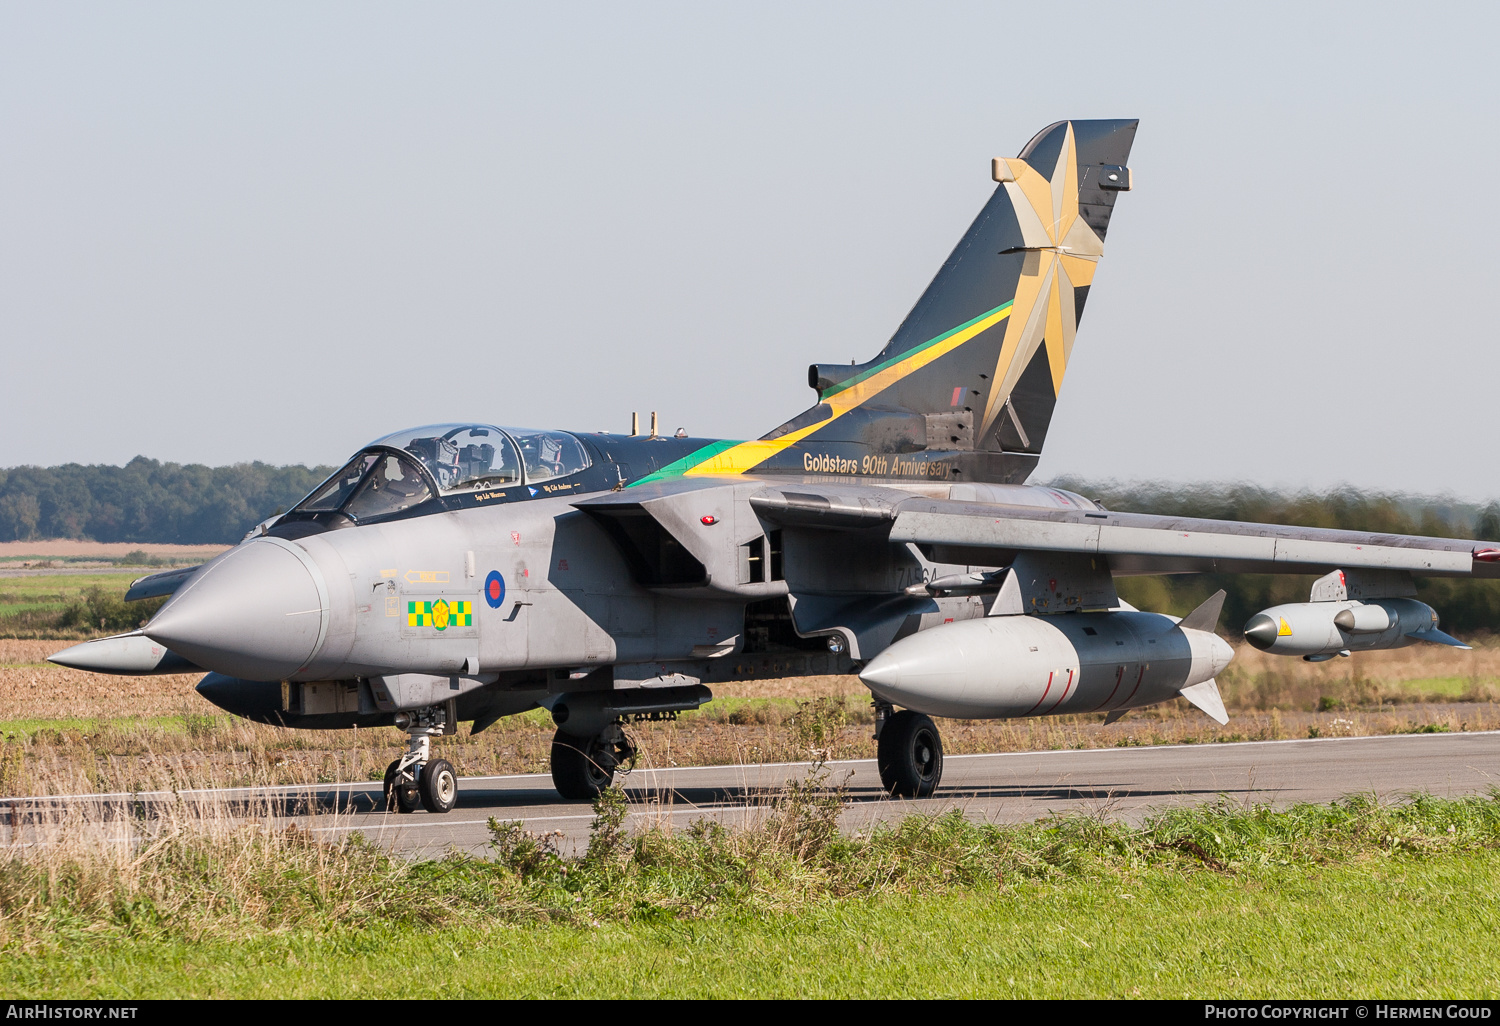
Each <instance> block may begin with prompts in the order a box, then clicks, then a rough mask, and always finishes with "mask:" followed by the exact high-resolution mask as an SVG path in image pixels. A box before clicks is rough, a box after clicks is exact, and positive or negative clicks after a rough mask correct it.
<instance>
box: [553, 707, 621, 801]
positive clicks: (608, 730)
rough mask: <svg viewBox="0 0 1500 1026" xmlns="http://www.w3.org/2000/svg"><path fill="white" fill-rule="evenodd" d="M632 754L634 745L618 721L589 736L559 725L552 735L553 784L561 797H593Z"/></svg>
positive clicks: (597, 794)
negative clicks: (575, 733)
mask: <svg viewBox="0 0 1500 1026" xmlns="http://www.w3.org/2000/svg"><path fill="white" fill-rule="evenodd" d="M634 758H635V746H634V745H632V744H631V743H630V739H629V738H627V737H626V736H625V727H624V725H623V724H621V723H618V722H616V723H611V724H610V725H609V726H607V727H605V728H604V730H603V731H602V732H601V733H599V734H596V735H595V736H593V737H590V738H581V737H576V736H574V735H572V734H569V733H568V732H567V731H565V730H563V729H562V728H558V731H557V733H556V734H553V735H552V786H554V787H556V788H557V793H558V794H560V795H562V796H563V797H564V798H570V799H574V800H576V801H593V800H594V799H595V798H597V797H599V792H600V791H603V790H604V789H605V788H606V787H608V786H609V785H610V784H612V783H614V779H615V770H617V769H619V768H620V765H621V764H622V763H626V762H629V761H630V760H631V759H634Z"/></svg>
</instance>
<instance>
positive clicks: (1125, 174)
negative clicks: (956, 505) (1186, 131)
mask: <svg viewBox="0 0 1500 1026" xmlns="http://www.w3.org/2000/svg"><path fill="white" fill-rule="evenodd" d="M1136 124H1137V122H1135V121H1059V122H1058V123H1057V124H1055V125H1049V126H1048V127H1046V128H1044V129H1042V131H1041V132H1039V133H1038V134H1037V136H1036V138H1034V139H1032V140H1031V142H1030V143H1028V144H1027V145H1026V147H1025V149H1023V150H1022V151H1021V155H1020V156H1019V157H1017V158H1016V159H1014V160H1002V159H996V160H995V161H994V164H993V174H994V178H995V180H996V181H997V182H998V183H999V184H998V186H997V187H996V189H995V192H994V195H993V196H991V197H990V200H989V202H988V203H986V204H985V206H984V209H983V210H981V211H980V212H979V216H978V217H977V218H975V220H974V223H973V224H972V225H971V226H970V227H969V230H968V231H967V232H966V233H965V234H964V237H963V239H962V240H960V241H959V244H958V246H957V247H956V248H955V249H954V250H953V253H952V255H950V256H949V257H948V259H947V261H946V262H945V263H944V264H943V266H942V268H941V269H940V270H939V271H938V273H937V277H935V278H934V279H933V280H932V284H930V285H929V286H928V287H927V291H926V292H924V293H923V294H922V297H921V298H920V299H919V300H917V304H916V306H914V307H913V308H912V310H911V313H909V314H908V315H907V317H906V320H905V321H903V322H902V324H901V327H900V328H898V329H897V330H896V333H895V335H893V336H892V337H891V340H890V342H888V343H887V344H886V346H885V348H884V349H882V350H881V351H880V353H879V355H877V356H876V357H875V358H874V359H873V360H870V361H869V362H868V363H864V364H857V365H847V366H846V365H839V364H815V365H813V366H812V367H810V368H808V384H810V385H811V386H812V387H813V388H815V389H817V392H818V399H819V400H820V403H819V406H817V407H814V408H813V409H812V410H809V411H808V412H807V413H805V414H803V415H802V416H800V417H798V418H795V419H794V420H792V421H789V422H788V423H787V424H785V425H783V426H782V427H781V428H778V429H777V430H776V431H775V432H772V433H771V434H770V435H767V436H766V438H767V440H769V439H774V438H779V437H783V436H784V435H786V434H788V433H793V432H795V433H799V434H801V433H802V432H803V431H805V429H806V428H808V427H811V426H812V425H813V424H819V423H820V422H826V423H822V426H819V427H817V428H815V429H814V430H813V431H810V432H806V433H805V434H802V438H801V439H799V441H801V440H802V439H805V443H804V444H805V445H815V444H817V443H820V442H821V443H833V444H836V443H839V442H846V443H854V442H863V443H865V444H867V445H873V446H875V447H876V448H877V450H878V449H879V448H880V447H881V446H882V444H885V445H889V440H890V439H891V437H893V436H896V437H899V436H902V435H903V434H916V431H915V428H916V427H917V425H918V424H920V427H921V428H922V431H921V434H922V435H923V436H924V437H920V438H912V439H910V441H909V443H908V444H909V445H910V444H911V443H916V444H915V445H914V446H913V447H914V448H917V449H923V450H925V451H928V452H930V453H932V454H933V455H936V453H937V452H938V451H947V452H948V454H949V455H950V456H952V455H954V454H955V453H956V452H963V451H969V452H976V451H977V452H982V453H989V454H994V455H995V456H1000V455H1001V454H1004V456H1007V457H1011V458H1009V459H1003V458H1002V459H990V460H979V461H976V460H973V459H968V460H962V461H960V462H961V463H963V464H964V465H966V466H968V467H970V468H972V469H971V470H970V472H969V473H968V474H966V475H965V476H966V477H967V478H968V479H969V480H975V479H980V480H985V479H988V480H1011V481H1015V480H1024V479H1025V476H1026V475H1027V474H1029V473H1030V470H1031V468H1032V467H1033V466H1034V465H1035V463H1036V459H1037V456H1038V455H1039V454H1040V453H1041V450H1042V444H1043V442H1044V441H1045V440H1046V437H1047V427H1048V425H1049V423H1050V422H1051V420H1052V409H1053V407H1054V406H1055V405H1056V402H1057V395H1058V391H1059V389H1061V387H1062V379H1063V373H1064V372H1065V371H1066V369H1067V364H1068V359H1069V356H1070V355H1071V353H1072V349H1073V337H1074V333H1075V331H1076V330H1077V327H1078V320H1079V318H1080V316H1081V315H1082V313H1083V306H1084V302H1085V301H1086V300H1087V298H1088V292H1089V287H1090V285H1091V284H1092V282H1093V278H1094V269H1095V266H1096V264H1097V262H1098V260H1099V257H1100V256H1101V255H1102V254H1103V252H1104V245H1103V243H1104V236H1105V233H1106V232H1107V231H1108V229H1109V219H1110V214H1111V213H1112V212H1113V210H1114V204H1115V199H1116V197H1117V195H1118V194H1119V193H1120V192H1122V191H1126V190H1128V189H1129V188H1130V171H1129V169H1128V168H1126V166H1125V164H1126V161H1127V159H1128V157H1129V155H1130V146H1131V143H1132V142H1133V141H1134V139H1135V129H1136ZM857 409H858V410H860V411H862V412H863V413H864V414H865V415H863V416H860V415H855V416H846V415H842V414H851V413H855V412H856V410H857ZM916 418H920V421H918V420H917V419H916ZM902 421H904V422H905V423H906V424H907V425H908V428H907V430H906V431H905V432H903V431H902V430H901V429H900V428H899V426H898V425H899V423H900V422H902ZM877 422H878V423H877ZM892 429H895V430H894V431H893V430H892ZM872 432H873V433H874V434H873V436H872ZM907 451H910V449H908V450H907ZM930 458H931V457H929V460H930ZM976 470H977V471H978V472H977V473H976V472H975V471H976Z"/></svg>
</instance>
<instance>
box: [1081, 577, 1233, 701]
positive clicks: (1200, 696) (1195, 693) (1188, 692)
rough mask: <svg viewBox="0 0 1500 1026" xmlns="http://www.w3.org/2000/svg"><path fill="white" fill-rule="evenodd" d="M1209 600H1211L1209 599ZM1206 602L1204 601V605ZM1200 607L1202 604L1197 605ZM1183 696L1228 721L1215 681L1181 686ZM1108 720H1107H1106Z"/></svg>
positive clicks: (1220, 593) (1219, 596) (1221, 595)
mask: <svg viewBox="0 0 1500 1026" xmlns="http://www.w3.org/2000/svg"><path fill="white" fill-rule="evenodd" d="M1218 599H1219V601H1220V602H1223V600H1224V593H1223V592H1219V595H1218ZM1209 601H1213V600H1212V599H1210V600H1209ZM1206 604H1207V603H1205V605H1206ZM1199 608H1200V609H1201V608H1202V606H1200V607H1199ZM1214 620H1215V621H1216V622H1217V620H1218V613H1217V611H1215V613H1214ZM1179 694H1181V695H1182V697H1183V698H1186V699H1187V700H1188V701H1189V702H1192V703H1193V704H1194V705H1196V706H1197V707H1198V708H1199V709H1202V710H1203V711H1204V712H1205V713H1207V714H1208V718H1209V719H1211V720H1213V721H1214V722H1216V723H1218V724H1219V725H1220V726H1222V725H1224V724H1226V723H1228V722H1229V714H1228V713H1227V712H1225V711H1224V699H1223V698H1222V697H1220V695H1219V685H1218V683H1217V682H1216V681H1213V680H1206V681H1204V682H1203V683H1202V684H1194V685H1193V686H1192V687H1190V688H1183V689H1182V691H1180V692H1179ZM1106 722H1108V721H1106Z"/></svg>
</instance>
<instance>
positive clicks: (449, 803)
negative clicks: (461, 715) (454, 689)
mask: <svg viewBox="0 0 1500 1026" xmlns="http://www.w3.org/2000/svg"><path fill="white" fill-rule="evenodd" d="M451 705H452V703H449V704H448V705H430V706H428V707H427V708H425V709H417V710H415V711H412V712H404V713H397V714H396V726H397V727H400V728H401V729H403V730H405V731H406V733H407V737H408V738H409V741H408V743H407V747H406V754H405V755H403V756H401V758H399V759H397V760H396V761H395V762H393V763H391V764H390V765H389V766H387V767H386V770H385V805H386V808H387V809H390V810H393V811H395V812H416V811H417V806H418V805H420V806H421V807H422V808H424V809H426V810H427V811H428V812H447V811H449V810H450V809H452V808H453V806H454V805H455V804H456V803H457V802H458V775H457V774H456V773H454V772H453V764H452V763H450V762H449V761H448V760H447V759H433V758H432V757H431V756H432V738H433V737H434V736H436V735H439V734H451V733H453V731H452V729H451V728H452V727H455V726H457V724H455V723H454V722H453V709H452V708H451Z"/></svg>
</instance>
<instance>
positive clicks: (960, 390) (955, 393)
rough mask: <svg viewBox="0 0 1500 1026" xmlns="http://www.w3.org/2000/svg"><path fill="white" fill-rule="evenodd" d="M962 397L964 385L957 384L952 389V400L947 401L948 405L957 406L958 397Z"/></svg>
mask: <svg viewBox="0 0 1500 1026" xmlns="http://www.w3.org/2000/svg"><path fill="white" fill-rule="evenodd" d="M963 397H964V386H962V385H959V386H958V387H957V388H955V389H954V390H953V401H952V402H951V403H949V404H948V405H949V406H957V405H958V401H959V400H960V399H962V398H963Z"/></svg>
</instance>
